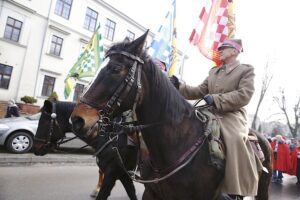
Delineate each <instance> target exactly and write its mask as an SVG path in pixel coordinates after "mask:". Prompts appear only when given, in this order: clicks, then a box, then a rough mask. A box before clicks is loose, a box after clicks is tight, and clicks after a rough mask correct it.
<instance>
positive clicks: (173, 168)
mask: <svg viewBox="0 0 300 200" xmlns="http://www.w3.org/2000/svg"><path fill="white" fill-rule="evenodd" d="M206 139H207V137H206V136H205V135H204V134H203V135H201V136H200V137H199V138H198V139H197V141H196V142H195V144H194V145H193V146H192V147H191V148H190V149H188V150H187V151H186V152H185V153H184V154H183V155H182V156H180V158H179V159H178V160H177V161H176V162H174V163H173V164H172V165H170V166H169V167H167V168H165V169H162V170H160V169H156V168H154V179H147V180H146V179H142V178H141V177H139V176H138V175H137V174H136V173H135V172H131V178H132V180H133V181H136V182H139V183H157V182H159V181H162V180H165V179H167V178H169V177H170V176H172V175H173V174H175V173H176V172H178V171H179V170H180V169H182V168H183V167H185V166H186V165H187V164H189V162H190V161H191V160H192V159H193V158H194V157H195V156H196V154H197V153H198V151H199V150H200V149H201V147H202V146H203V144H204V142H205V140H206Z"/></svg>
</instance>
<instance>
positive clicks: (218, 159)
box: [196, 109, 265, 171]
mask: <svg viewBox="0 0 300 200" xmlns="http://www.w3.org/2000/svg"><path fill="white" fill-rule="evenodd" d="M199 113H202V114H204V115H205V116H206V118H207V120H208V121H207V125H206V131H205V135H206V136H207V138H208V144H209V155H210V160H209V164H210V165H212V166H213V167H215V168H216V169H217V170H220V171H223V170H224V168H225V160H226V149H225V145H224V142H223V139H222V136H221V131H220V125H219V123H218V120H217V117H216V116H215V115H214V114H213V113H212V112H210V111H209V110H208V109H201V110H199V109H198V110H197V111H196V116H197V117H198V118H200V117H199V115H201V114H199ZM202 118H203V117H202ZM248 135H249V136H248V138H249V141H250V144H251V147H252V149H253V151H254V153H255V155H256V156H257V157H258V158H259V160H260V161H261V162H263V161H264V160H265V156H264V153H263V151H262V149H261V147H260V145H259V143H258V138H257V136H256V135H255V133H253V132H251V131H249V133H248Z"/></svg>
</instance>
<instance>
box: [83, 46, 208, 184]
mask: <svg viewBox="0 0 300 200" xmlns="http://www.w3.org/2000/svg"><path fill="white" fill-rule="evenodd" d="M116 54H119V55H123V56H126V57H127V58H129V59H131V60H133V61H134V63H133V65H132V66H131V68H130V71H129V73H128V74H127V76H126V78H125V79H124V81H123V82H122V83H121V84H120V86H119V87H118V89H117V90H116V92H115V93H114V94H113V96H112V97H111V98H110V99H109V101H108V102H107V103H106V105H105V106H104V108H102V109H100V106H99V105H97V104H96V103H95V102H91V101H90V100H89V99H88V98H87V97H86V96H85V95H86V94H85V95H84V96H83V97H82V98H81V99H80V101H81V102H82V103H85V104H88V105H90V106H91V107H94V108H97V109H99V111H98V113H99V120H98V121H97V122H96V123H97V124H98V125H100V127H105V126H106V125H107V124H109V123H111V117H112V113H113V111H114V109H116V108H117V107H119V106H120V105H121V103H122V101H123V100H124V99H125V97H126V96H127V95H128V93H129V91H130V89H131V87H132V86H133V84H134V82H135V81H136V82H137V87H138V88H137V94H136V97H135V101H134V103H133V107H132V111H133V113H134V114H135V109H136V105H137V104H138V102H139V100H140V95H141V89H142V85H141V67H142V65H143V64H144V61H143V60H142V59H141V58H139V57H137V56H135V55H132V54H130V53H128V52H125V51H110V52H109V53H108V54H107V55H106V57H109V56H111V55H116ZM105 124H106V125H105ZM159 124H162V123H161V122H160V123H153V124H147V125H138V126H134V127H132V125H131V127H132V128H131V131H141V130H142V129H145V128H149V127H152V126H157V125H159ZM103 125H104V126H103ZM127 128H128V127H127ZM98 131H99V132H102V134H104V133H105V129H102V128H99V129H98ZM124 132H128V130H127V131H124V130H123V131H121V132H118V133H117V132H116V135H118V134H122V133H124ZM114 139H115V138H113V139H112V140H109V141H107V143H105V144H104V145H103V146H102V147H101V148H100V149H98V150H97V151H96V153H95V154H94V155H99V154H100V153H101V152H102V150H103V149H104V148H106V147H107V146H108V144H110V143H111V142H112V141H114ZM206 139H207V137H206V135H205V134H203V135H201V136H200V137H199V138H198V139H197V141H196V142H195V144H194V145H193V146H192V147H191V148H189V149H188V150H187V151H186V152H185V153H184V154H183V155H182V156H180V158H179V159H178V160H176V162H174V163H173V164H172V165H170V166H168V167H166V168H165V169H157V168H155V167H153V166H152V168H153V171H154V174H155V177H154V178H153V179H148V180H146V179H142V178H141V177H140V176H139V175H138V174H137V168H138V166H136V169H135V171H128V173H129V175H130V177H131V178H132V180H133V181H136V182H139V183H157V182H159V181H162V180H165V179H167V178H168V177H170V176H172V175H173V174H175V173H176V172H178V171H179V170H180V169H182V168H183V167H185V166H186V165H187V164H188V163H189V162H190V161H191V160H192V159H193V158H194V157H195V156H196V154H197V153H198V151H199V150H200V149H201V147H202V146H203V144H204V142H205V140H206ZM119 159H120V160H121V163H123V161H122V158H121V157H120V156H119ZM123 168H124V169H125V166H123ZM125 171H126V169H125Z"/></svg>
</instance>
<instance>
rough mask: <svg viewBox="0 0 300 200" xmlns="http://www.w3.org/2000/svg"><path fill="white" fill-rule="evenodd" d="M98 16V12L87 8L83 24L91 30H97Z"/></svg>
mask: <svg viewBox="0 0 300 200" xmlns="http://www.w3.org/2000/svg"><path fill="white" fill-rule="evenodd" d="M97 18H98V13H97V12H96V11H94V10H92V9H90V8H87V10H86V14H85V19H84V25H83V26H84V28H86V29H87V30H90V31H95V28H96V23H97Z"/></svg>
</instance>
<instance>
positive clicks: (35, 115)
mask: <svg viewBox="0 0 300 200" xmlns="http://www.w3.org/2000/svg"><path fill="white" fill-rule="evenodd" d="M40 117H41V113H40V112H39V113H36V114H34V115H30V116H27V117H26V119H29V120H39V119H40Z"/></svg>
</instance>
